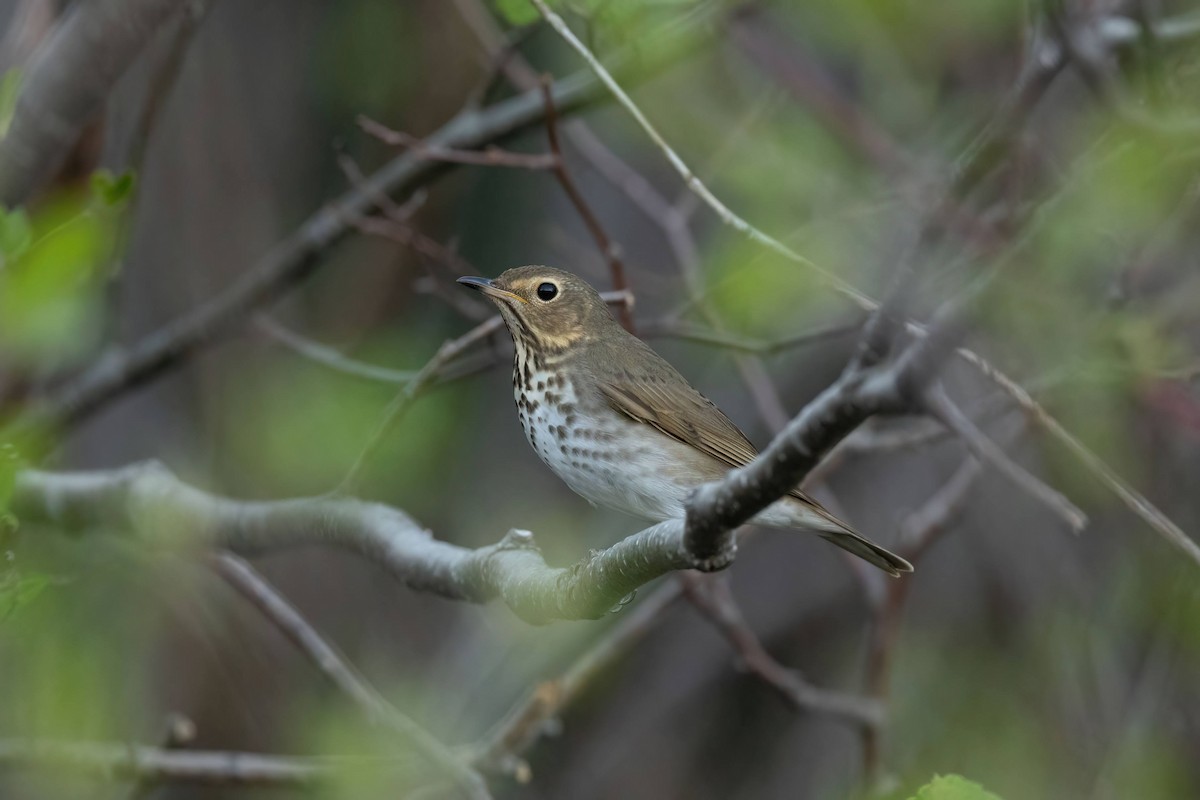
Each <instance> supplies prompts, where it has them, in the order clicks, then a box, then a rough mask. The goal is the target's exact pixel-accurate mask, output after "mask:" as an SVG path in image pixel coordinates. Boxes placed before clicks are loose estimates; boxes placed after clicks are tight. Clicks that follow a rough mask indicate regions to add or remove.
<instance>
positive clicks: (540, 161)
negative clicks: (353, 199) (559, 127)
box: [358, 114, 555, 170]
mask: <svg viewBox="0 0 1200 800" xmlns="http://www.w3.org/2000/svg"><path fill="white" fill-rule="evenodd" d="M358 127H360V128H362V129H363V130H364V131H366V132H367V133H369V134H371V135H372V136H374V137H375V138H376V139H378V140H379V141H381V142H383V143H384V144H388V145H391V146H393V147H404V148H407V149H408V150H410V151H412V152H413V153H416V154H417V155H418V156H420V157H421V158H426V159H429V160H430V161H444V162H446V163H448V164H467V165H472V166H478V167H514V168H516V169H532V170H549V169H554V162H555V158H554V156H553V155H546V154H543V153H512V152H509V151H507V150H501V149H500V148H498V147H495V146H493V145H489V146H487V147H485V148H484V149H483V150H456V149H454V148H450V147H439V146H437V145H431V144H428V143H426V142H425V141H424V140H422V139H421V138H420V137H417V136H413V135H412V134H409V133H404V132H403V131H397V130H392V129H391V128H389V127H388V126H386V125H384V124H382V123H379V122H376V121H375V120H373V119H371V118H370V117H366V116H363V115H361V114H360V115H359V117H358Z"/></svg>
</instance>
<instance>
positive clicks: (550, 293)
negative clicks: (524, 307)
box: [537, 281, 558, 303]
mask: <svg viewBox="0 0 1200 800" xmlns="http://www.w3.org/2000/svg"><path fill="white" fill-rule="evenodd" d="M537 296H538V299H539V300H541V301H542V302H543V303H549V302H550V301H551V300H553V299H554V298H556V297H558V287H557V286H555V285H554V284H553V283H551V282H550V281H546V282H545V283H541V284H538V287H537Z"/></svg>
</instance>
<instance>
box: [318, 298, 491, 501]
mask: <svg viewBox="0 0 1200 800" xmlns="http://www.w3.org/2000/svg"><path fill="white" fill-rule="evenodd" d="M503 324H504V320H503V319H502V318H501V317H500V315H499V314H497V315H496V316H494V317H489V318H487V319H485V320H484V321H483V322H481V323H479V324H478V325H476V326H475V327H474V328H472V329H471V330H469V331H467V332H466V333H464V334H463V335H462V336H460V337H458V338H457V339H451V340H450V341H448V342H446V343H445V344H443V345H442V346H441V347H440V348H438V351H437V353H436V354H435V355H434V357H433V358H431V359H430V360H429V361H428V362H427V363H426V364H425V366H424V367H422V368H421V371H420V372H418V373H417V374H416V376H415V377H414V378H413V379H412V380H411V381H409V382H408V383H407V384H405V386H404V388H403V389H401V390H400V392H399V393H398V394H397V395H396V396H395V397H394V398H393V399H392V402H391V403H389V404H388V407H387V408H386V409H385V410H384V412H383V419H382V420H381V421H380V423H379V426H378V428H376V430H375V433H373V434H372V435H371V438H370V440H369V441H368V442H367V445H366V447H364V448H363V451H362V453H360V454H359V456H358V459H357V460H356V461H355V462H354V464H353V465H352V466H351V467H350V471H349V472H348V473H347V474H346V477H345V478H344V479H343V480H342V484H341V486H340V487H339V490H340V491H341V492H343V493H345V492H350V491H352V490H353V489H354V488H355V487H356V486H357V485H358V480H359V478H361V477H362V473H363V470H365V469H366V468H367V467H368V466H370V463H371V461H372V460H373V459H374V458H375V456H376V455H377V454H378V452H379V448H380V447H381V446H382V445H383V443H384V441H386V440H387V437H388V434H390V433H391V432H392V431H393V430H395V428H396V426H397V425H399V424H400V421H401V420H402V419H404V415H405V414H406V413H408V409H409V406H411V405H412V402H413V400H415V399H416V398H417V395H419V394H420V393H421V392H423V391H424V390H425V388H426V387H427V386H429V385H430V384H432V383H434V382H435V381H437V380H438V379H439V378H441V376H442V371H443V370H444V369H445V368H446V366H447V365H449V364H450V363H451V362H452V361H454V360H455V359H456V358H458V357H459V356H460V355H462V354H463V353H464V352H466V350H468V349H469V348H470V347H472V346H473V345H475V344H476V343H477V342H482V341H484V340H485V339H487V338H488V337H490V336H491V335H492V334H493V333H495V332H496V331H498V330H500V328H501V326H502V325H503Z"/></svg>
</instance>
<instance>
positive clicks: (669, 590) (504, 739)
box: [472, 581, 683, 783]
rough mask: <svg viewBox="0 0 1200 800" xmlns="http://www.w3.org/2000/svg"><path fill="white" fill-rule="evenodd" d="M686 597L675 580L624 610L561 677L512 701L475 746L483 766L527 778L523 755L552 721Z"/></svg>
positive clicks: (478, 763)
mask: <svg viewBox="0 0 1200 800" xmlns="http://www.w3.org/2000/svg"><path fill="white" fill-rule="evenodd" d="M682 596H683V588H682V584H680V583H679V582H678V581H670V582H668V583H665V584H663V585H662V586H660V587H658V588H657V589H655V590H654V591H653V592H652V593H651V594H650V595H649V596H648V597H645V598H644V599H642V600H640V601H639V602H638V603H637V604H636V605H635V606H633V608H632V609H630V610H629V611H627V612H625V613H624V614H622V615H621V618H620V619H619V620H618V621H617V623H616V624H615V625H613V626H612V627H611V628H609V629H608V630H607V631H605V632H604V633H603V634H601V636H600V637H599V638H597V639H596V641H595V642H593V643H592V645H591V646H590V647H588V649H587V650H585V651H584V652H583V654H582V655H580V656H579V657H578V658H576V659H575V661H574V662H573V663H572V665H571V666H570V667H569V668H568V669H567V670H566V671H565V672H564V673H563V674H562V675H561V676H560V677H558V678H556V679H554V680H550V681H543V682H542V683H539V684H538V685H537V686H536V687H535V688H534V689H533V691H532V692H530V693H529V695H528V696H526V697H525V698H523V699H522V700H521V701H520V702H518V703H517V704H516V705H514V706H513V708H512V709H511V710H510V711H509V712H508V713H507V714H506V715H505V716H504V718H503V719H502V720H501V721H500V722H499V723H498V724H497V725H496V727H495V728H494V729H493V730H492V731H491V732H489V734H488V735H487V736H486V737H485V738H484V740H483V741H481V742H480V743H479V744H477V745H475V747H474V748H473V750H474V752H475V756H474V758H473V759H472V760H473V762H474V763H475V764H476V765H477V766H479V767H480V768H481V769H488V770H494V771H499V772H502V773H505V774H510V775H513V776H515V777H516V778H517V780H518V781H520V782H522V783H525V782H528V780H529V779H530V778H531V777H532V774H531V773H530V770H529V765H528V764H527V763H526V762H525V761H524V760H523V759H522V758H521V755H522V754H523V753H524V752H525V751H526V750H528V749H529V748H530V747H531V746H532V745H533V744H534V743H536V742H537V740H538V739H539V738H541V736H542V735H543V734H545V733H546V732H547V731H548V730H549V729H551V728H552V726H553V721H554V719H555V717H557V716H558V715H559V714H560V713H561V712H562V710H563V709H564V708H566V707H567V706H568V705H570V704H571V703H572V702H573V701H574V700H575V698H576V697H578V696H579V695H580V694H581V693H582V692H583V690H584V689H586V688H587V687H588V686H590V685H591V684H592V683H593V682H594V681H595V680H596V678H598V677H599V676H600V675H602V674H604V673H605V672H606V671H607V670H608V668H609V667H611V666H612V665H613V664H615V663H616V662H617V661H618V660H619V659H620V658H622V657H623V656H624V655H625V654H626V653H628V652H629V651H630V650H631V649H632V648H633V646H634V645H635V644H637V643H638V642H639V641H641V640H642V639H643V638H644V637H645V636H646V635H647V634H649V633H650V631H651V630H652V629H653V628H654V626H655V625H657V624H658V623H659V622H660V621H661V619H662V617H663V615H664V613H665V612H666V611H667V609H669V608H671V607H672V606H674V604H675V603H676V602H677V601H678V600H679V599H680V598H681V597H682Z"/></svg>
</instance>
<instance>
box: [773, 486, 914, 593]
mask: <svg viewBox="0 0 1200 800" xmlns="http://www.w3.org/2000/svg"><path fill="white" fill-rule="evenodd" d="M756 522H761V523H762V524H767V525H772V524H775V525H780V524H781V525H782V527H787V528H803V529H806V530H811V531H814V533H816V534H820V535H821V537H822V539H824V540H826V541H829V542H833V543H834V545H836V546H838V547H840V548H841V549H844V551H846V552H847V553H853V554H854V555H857V557H858V558H860V559H863V560H864V561H866V563H868V564H871V565H874V566H877V567H880V569H881V570H883V571H884V572H887V573H888V575H890V576H892V577H893V578H898V577H900V573H901V572H912V565H911V564H908V561H906V560H905V559H902V558H900V557H899V555H896V554H895V553H893V552H890V551H887V549H884V548H882V547H880V546H878V545H876V543H875V542H872V541H871V540H869V539H866V537H865V536H863V535H862V534H859V533H858V531H857V530H854V529H853V528H851V527H850V525H847V524H846V523H844V522H842V521H841V519H838V517H835V516H833V515H832V513H830V512H829V511H828V510H827V509H826V507H823V506H822V505H821V504H820V503H817V501H816V500H814V499H812V498H810V497H809V495H806V494H804V493H803V492H800V491H799V489H797V491H794V492H792V493H790V495H788V497H786V498H784V500H782V501H780V503H778V504H775V505H773V506H770V507H768V509H767V511H766V512H763V516H762V517H760V518H756Z"/></svg>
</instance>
